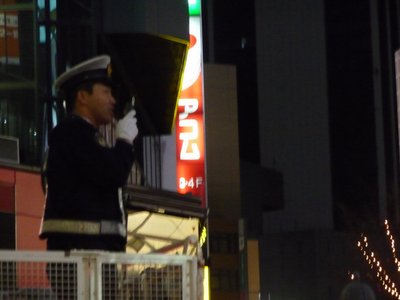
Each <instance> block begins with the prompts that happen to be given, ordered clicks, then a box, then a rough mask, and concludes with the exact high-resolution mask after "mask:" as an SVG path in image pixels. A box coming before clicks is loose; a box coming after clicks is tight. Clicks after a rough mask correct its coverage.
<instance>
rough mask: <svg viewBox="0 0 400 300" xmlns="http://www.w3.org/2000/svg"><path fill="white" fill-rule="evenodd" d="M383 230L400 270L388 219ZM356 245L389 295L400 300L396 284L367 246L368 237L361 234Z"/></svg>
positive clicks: (399, 270)
mask: <svg viewBox="0 0 400 300" xmlns="http://www.w3.org/2000/svg"><path fill="white" fill-rule="evenodd" d="M385 231H386V236H387V238H388V239H389V245H390V247H391V252H392V257H393V261H394V263H395V266H396V267H397V271H398V272H400V261H399V259H398V258H397V254H396V253H397V251H396V246H395V240H394V237H393V235H392V234H391V231H390V227H389V222H388V220H385ZM357 247H358V248H359V250H360V252H361V253H362V255H363V257H364V260H365V261H366V262H367V264H368V265H369V267H370V268H371V269H372V270H375V272H376V278H377V279H378V281H379V283H380V284H381V286H382V287H383V289H384V290H385V291H386V292H387V293H388V294H389V295H391V296H394V297H395V298H396V299H398V300H400V294H399V292H398V290H397V287H396V284H395V283H394V282H393V281H392V280H391V278H390V276H389V274H388V273H387V272H386V270H385V269H384V268H383V266H382V265H381V262H380V261H379V259H378V257H377V254H376V253H375V252H373V251H372V250H371V249H370V248H369V244H368V237H367V236H366V235H364V234H361V238H360V240H359V241H357ZM352 278H353V277H352Z"/></svg>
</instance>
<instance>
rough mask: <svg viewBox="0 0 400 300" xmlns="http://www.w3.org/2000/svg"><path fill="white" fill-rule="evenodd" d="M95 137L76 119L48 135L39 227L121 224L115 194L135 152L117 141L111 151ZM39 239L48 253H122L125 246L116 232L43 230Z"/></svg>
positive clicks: (122, 183)
mask: <svg viewBox="0 0 400 300" xmlns="http://www.w3.org/2000/svg"><path fill="white" fill-rule="evenodd" d="M97 134H98V132H97V130H96V129H95V128H94V127H93V126H92V125H91V124H90V123H88V122H87V121H86V120H84V119H82V118H80V117H77V116H71V117H68V118H67V119H66V120H64V121H63V122H61V123H60V124H59V125H58V126H56V128H54V130H53V131H52V133H51V135H50V138H49V152H48V160H47V171H46V174H47V183H48V190H47V199H46V207H45V212H44V217H43V224H46V222H47V223H50V222H48V221H51V220H53V221H54V220H56V222H65V220H67V222H70V221H72V222H75V223H78V224H80V223H79V222H82V223H84V222H89V223H93V224H96V223H101V222H104V221H105V222H112V223H118V224H125V220H124V212H123V207H121V205H122V201H121V200H119V198H118V188H119V187H121V186H123V185H124V184H125V183H126V180H127V178H128V176H129V173H130V170H131V168H132V164H133V149H132V146H131V145H130V144H128V143H126V142H124V141H122V140H117V142H116V144H115V146H114V147H113V148H108V147H105V146H102V145H100V143H99V142H98V139H97ZM76 221H77V222H76ZM57 224H58V223H57ZM61 224H63V223H61ZM47 225H48V224H47ZM42 226H43V225H42ZM40 236H41V238H47V239H48V241H47V246H48V249H50V250H70V249H100V250H113V251H121V250H123V249H124V247H125V242H126V237H125V236H124V234H118V233H116V232H108V233H107V232H106V233H93V232H91V233H90V234H88V233H86V232H80V231H79V232H63V231H62V230H61V232H60V231H59V230H58V229H52V228H50V229H48V228H47V229H46V230H43V228H42V232H41V234H40Z"/></svg>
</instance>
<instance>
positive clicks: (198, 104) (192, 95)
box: [175, 0, 206, 207]
mask: <svg viewBox="0 0 400 300" xmlns="http://www.w3.org/2000/svg"><path fill="white" fill-rule="evenodd" d="M200 7H201V5H200V0H189V15H190V16H189V34H190V48H189V51H188V56H187V61H186V66H185V71H184V74H183V83H182V90H181V94H180V98H179V100H178V118H176V126H175V128H176V149H177V152H176V155H177V168H176V169H177V187H178V188H177V190H178V192H179V193H183V194H186V193H190V194H192V195H194V196H199V197H201V199H202V204H203V207H205V206H206V203H205V202H206V195H205V194H206V192H205V191H206V188H205V184H206V182H205V167H204V166H205V157H204V156H205V146H204V140H205V138H204V118H203V112H204V109H203V72H202V70H203V56H202V35H201V9H200Z"/></svg>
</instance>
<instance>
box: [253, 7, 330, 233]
mask: <svg viewBox="0 0 400 300" xmlns="http://www.w3.org/2000/svg"><path fill="white" fill-rule="evenodd" d="M255 3H256V5H255V8H256V32H257V66H258V68H257V71H258V87H259V88H258V95H259V96H258V102H259V106H258V107H259V123H260V157H261V165H262V166H263V167H267V168H270V169H275V170H277V171H278V172H280V173H282V176H283V182H284V187H283V190H284V191H283V194H284V206H283V209H280V210H277V211H271V212H267V213H264V231H265V232H279V231H289V230H291V231H292V230H307V229H316V228H319V229H323V228H324V229H332V228H333V214H332V191H331V163H330V159H331V157H330V137H329V115H328V109H329V107H328V104H329V102H328V93H327V87H328V82H327V65H326V45H325V40H326V36H325V29H324V22H325V20H324V3H323V1H321V0H307V1H281V0H269V1H261V0H260V1H256V2H255Z"/></svg>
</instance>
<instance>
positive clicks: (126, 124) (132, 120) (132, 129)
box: [115, 109, 139, 144]
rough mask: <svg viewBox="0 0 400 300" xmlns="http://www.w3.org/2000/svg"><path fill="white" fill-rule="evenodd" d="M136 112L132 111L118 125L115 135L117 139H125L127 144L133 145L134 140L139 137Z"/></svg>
mask: <svg viewBox="0 0 400 300" xmlns="http://www.w3.org/2000/svg"><path fill="white" fill-rule="evenodd" d="M135 115H136V111H135V110H134V109H132V110H131V111H130V112H128V113H127V114H126V115H125V116H124V117H123V118H122V119H121V120H119V121H118V123H117V128H116V130H115V134H116V137H117V139H123V140H125V141H126V142H128V143H130V144H133V140H134V139H135V138H136V136H137V135H138V132H139V130H138V128H137V125H136V123H137V120H136V117H135Z"/></svg>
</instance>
